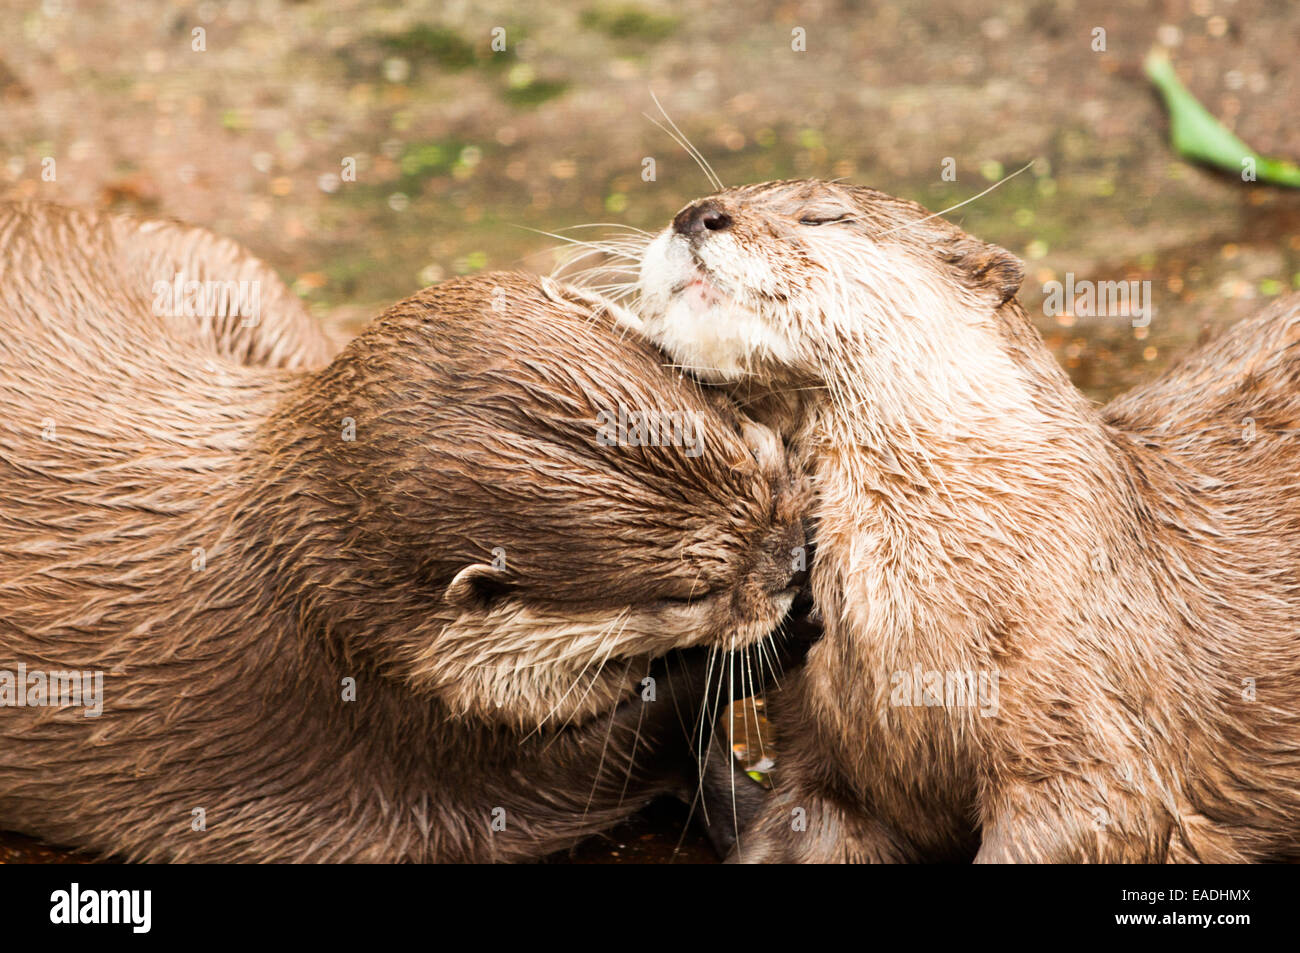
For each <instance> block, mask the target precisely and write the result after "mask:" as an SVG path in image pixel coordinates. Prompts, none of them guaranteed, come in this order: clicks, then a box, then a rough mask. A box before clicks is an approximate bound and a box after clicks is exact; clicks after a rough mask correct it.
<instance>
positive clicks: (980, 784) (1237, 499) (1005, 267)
mask: <svg viewBox="0 0 1300 953" xmlns="http://www.w3.org/2000/svg"><path fill="white" fill-rule="evenodd" d="M1021 278H1022V269H1021V265H1020V263H1019V262H1018V261H1017V260H1016V259H1015V258H1014V257H1013V256H1012V255H1010V254H1009V253H1007V252H1006V251H1004V250H1003V249H1001V248H997V247H995V246H992V245H989V244H986V243H984V242H981V241H978V240H977V239H974V238H972V237H970V236H969V235H967V234H965V233H964V232H962V231H961V230H960V229H958V228H956V227H954V226H953V225H951V224H949V223H947V222H945V221H943V220H942V219H940V218H938V217H936V216H934V215H931V214H929V213H928V212H926V210H924V209H923V208H921V207H920V206H919V205H916V204H915V203H912V202H908V201H904V200H900V199H897V198H893V197H891V196H889V195H885V194H883V193H881V192H878V191H874V190H871V189H866V188H859V187H854V186H851V185H839V184H831V183H826V182H815V181H802V182H799V181H796V182H774V183H768V184H764V185H756V186H750V187H741V188H734V189H727V190H723V191H721V192H718V193H716V194H714V195H711V196H709V197H707V198H705V199H703V200H700V201H697V202H693V203H691V204H690V205H689V206H687V207H686V208H684V209H683V210H682V211H681V213H680V214H679V215H678V216H677V217H676V219H675V221H674V222H673V224H672V226H671V227H670V228H668V229H666V230H665V231H664V232H662V233H661V234H659V235H658V236H657V237H655V238H654V240H653V241H652V242H651V243H650V244H649V246H648V248H647V249H645V252H644V256H643V261H642V265H641V272H640V283H639V290H640V307H641V309H642V313H641V315H640V318H641V320H642V321H643V324H642V325H641V328H642V331H643V332H644V333H645V334H646V335H647V336H648V337H649V338H650V339H651V340H653V341H655V342H657V343H659V344H660V345H661V346H663V347H664V348H665V349H666V350H667V351H668V352H669V353H670V354H672V355H673V356H674V357H675V358H677V360H678V361H679V362H680V363H682V364H683V365H685V366H688V367H692V368H693V369H695V370H696V372H697V373H698V374H699V375H700V376H701V377H704V378H705V379H708V380H711V381H716V382H724V383H727V384H728V385H729V386H730V387H731V389H732V390H733V391H734V392H735V393H736V394H737V396H738V397H739V398H740V399H741V400H742V403H744V404H746V405H747V406H749V407H750V408H751V409H756V410H761V417H760V419H762V417H765V418H766V419H768V420H769V421H770V422H772V423H774V424H777V425H779V426H780V427H781V428H782V429H783V431H784V433H785V434H786V436H787V437H788V439H789V441H790V443H791V445H792V448H793V451H794V453H795V455H796V457H797V458H798V459H800V460H801V461H802V466H804V467H805V468H806V470H807V472H808V473H809V474H810V478H811V481H812V484H813V486H814V489H815V492H816V501H815V503H814V504H813V510H812V518H813V521H814V525H815V535H816V544H817V558H816V561H815V564H814V566H813V570H812V589H813V593H814V596H815V599H816V602H817V605H818V608H819V610H820V612H821V614H822V616H823V621H824V625H825V630H826V634H825V637H824V639H823V640H822V641H821V642H820V643H819V644H817V645H816V646H814V647H813V649H812V651H811V653H810V654H809V657H808V660H807V665H806V668H805V669H804V670H803V671H802V672H800V673H799V674H798V675H797V676H796V677H795V678H794V680H793V681H792V683H791V684H789V685H787V686H784V690H783V691H782V692H780V693H779V694H777V695H776V696H775V697H774V698H773V700H772V705H771V707H772V711H771V717H772V718H773V719H774V721H775V722H776V725H777V731H778V736H779V738H780V739H781V742H782V748H781V750H782V764H781V767H782V769H783V771H784V775H783V779H784V780H783V786H782V787H781V789H780V790H779V793H778V794H777V795H776V796H774V797H773V798H772V799H771V801H770V802H769V803H768V804H767V805H766V806H765V807H764V808H763V810H762V813H761V814H760V816H759V817H758V818H757V819H756V820H755V821H754V824H753V827H752V829H751V830H750V831H748V832H746V833H745V834H744V836H743V838H742V842H741V848H742V849H741V852H740V856H741V857H742V858H743V859H745V860H783V859H784V860H802V861H830V860H853V861H906V860H919V859H952V858H970V857H975V859H977V860H979V861H986V862H996V861H1121V860H1123V861H1219V862H1237V861H1251V860H1268V859H1282V858H1295V857H1296V856H1297V855H1300V704H1298V702H1300V495H1297V493H1296V492H1295V474H1296V471H1297V466H1298V465H1300V452H1298V451H1297V449H1296V443H1295V438H1296V435H1297V434H1300V298H1297V297H1292V298H1289V299H1286V300H1283V301H1281V302H1278V303H1277V304H1275V305H1273V306H1272V307H1270V308H1268V309H1267V310H1265V311H1264V312H1263V313H1262V314H1260V315H1259V316H1258V317H1256V318H1254V319H1252V320H1249V321H1247V322H1245V323H1243V324H1241V325H1239V326H1238V327H1236V328H1235V329H1234V330H1233V331H1231V332H1230V333H1229V334H1227V335H1226V336H1225V337H1223V338H1222V339H1221V340H1220V341H1218V342H1217V343H1214V344H1212V345H1210V346H1208V347H1206V348H1205V349H1203V350H1201V351H1199V352H1198V353H1196V354H1194V355H1192V356H1191V357H1190V358H1188V359H1187V360H1186V361H1185V362H1184V363H1183V364H1182V365H1181V366H1180V367H1178V368H1177V369H1175V370H1173V371H1171V372H1170V373H1168V374H1167V375H1166V376H1164V377H1163V378H1161V379H1159V380H1157V381H1156V382H1154V383H1152V384H1150V385H1149V386H1146V387H1143V388H1141V389H1140V390H1138V391H1136V392H1133V393H1130V394H1128V395H1127V396H1124V397H1121V398H1120V399H1118V400H1116V401H1115V402H1114V403H1112V404H1110V405H1109V406H1107V407H1105V408H1101V409H1099V408H1096V407H1094V406H1092V405H1091V404H1090V403H1089V402H1088V401H1087V400H1086V399H1084V397H1083V396H1082V395H1081V394H1079V393H1078V392H1077V391H1076V390H1075V389H1074V388H1073V387H1072V386H1071V384H1070V383H1069V381H1068V379H1067V378H1066V376H1065V374H1064V373H1063V372H1062V371H1061V369H1060V367H1059V366H1058V365H1057V364H1056V363H1055V361H1054V360H1053V359H1052V357H1051V355H1050V354H1049V352H1048V351H1047V349H1046V348H1045V346H1044V345H1043V343H1042V341H1041V339H1040V337H1039V335H1038V334H1037V332H1036V331H1035V329H1034V327H1033V325H1032V324H1031V323H1030V321H1029V320H1028V318H1027V317H1026V315H1025V312H1024V310H1023V309H1022V308H1021V306H1020V304H1019V303H1018V302H1017V301H1016V298H1015V295H1016V292H1017V290H1018V287H1019V284H1020V281H1021Z"/></svg>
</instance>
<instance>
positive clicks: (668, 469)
mask: <svg viewBox="0 0 1300 953" xmlns="http://www.w3.org/2000/svg"><path fill="white" fill-rule="evenodd" d="M606 308H607V305H606V304H605V303H604V302H602V301H600V300H599V299H595V298H592V297H590V296H587V295H586V294H584V293H582V292H579V291H576V290H574V289H570V288H566V287H564V286H561V285H558V284H556V283H553V282H549V281H545V280H539V279H536V278H531V277H525V276H520V275H507V274H500V275H485V276H480V277H476V278H472V279H458V280H453V281H449V282H446V283H444V284H442V285H439V286H436V287H434V288H430V289H427V290H425V291H423V292H421V293H420V294H417V295H415V296H414V297H412V298H409V299H407V300H406V301H404V302H402V303H400V304H398V305H396V306H394V307H393V308H391V309H389V311H388V312H386V313H385V314H384V315H383V316H382V317H380V318H379V319H378V320H376V321H375V322H374V323H373V324H372V325H371V326H370V327H369V328H367V329H366V330H365V331H363V332H362V334H361V335H360V336H359V337H358V338H357V339H355V340H354V341H353V342H352V343H351V344H350V345H349V347H348V348H347V349H346V350H345V351H344V352H343V353H342V354H341V355H340V356H339V358H338V359H336V360H335V361H334V363H333V364H332V365H331V366H330V367H329V368H327V369H326V370H325V371H324V372H322V373H321V374H320V375H317V376H316V377H315V378H313V379H312V380H310V381H309V382H308V386H307V387H306V388H305V389H304V392H303V393H302V394H300V396H299V397H298V398H297V399H296V401H295V403H294V407H293V409H291V410H290V411H289V412H288V413H286V414H283V415H281V418H280V423H279V424H278V425H277V426H278V427H279V428H280V429H281V431H282V437H281V441H280V444H281V446H282V448H284V449H283V450H282V453H281V456H282V457H287V455H288V453H289V452H290V449H289V447H291V446H292V444H290V445H289V447H286V445H285V443H284V441H285V439H286V438H288V439H290V440H299V441H302V440H307V442H308V446H307V448H306V451H305V452H304V453H302V454H300V455H298V459H301V460H303V461H304V462H305V463H306V464H307V465H310V464H312V462H313V461H322V462H323V465H322V466H321V467H320V472H319V473H316V474H311V475H308V474H302V475H301V476H300V482H301V481H302V480H306V481H307V483H308V485H310V486H311V488H312V489H311V492H312V494H314V495H316V496H328V497H329V500H328V502H329V504H330V505H329V509H328V512H327V513H326V514H325V515H323V516H321V517H320V518H321V519H327V520H329V521H331V522H332V523H333V524H335V525H336V526H337V527H338V530H337V531H338V532H340V533H341V534H342V540H341V543H340V547H339V548H340V552H339V553H338V554H337V557H338V559H337V562H335V563H334V564H332V565H330V566H328V567H324V569H323V570H322V572H321V573H320V574H319V580H320V581H314V582H313V584H312V587H311V588H312V593H313V595H312V597H311V598H312V599H313V600H314V602H315V603H316V607H315V609H314V610H313V611H314V613H315V614H316V615H317V616H318V617H319V618H320V620H321V624H322V625H325V626H329V627H330V628H332V629H334V630H335V631H336V632H337V636H336V638H338V639H340V640H342V641H343V642H344V643H345V645H344V650H345V651H346V652H347V653H348V655H349V656H363V657H365V658H368V659H369V660H370V661H371V662H372V664H374V665H376V666H378V667H379V668H381V669H382V670H384V671H385V672H386V673H387V674H388V675H389V676H391V677H393V678H395V679H397V680H398V682H399V683H405V684H406V685H407V686H409V687H410V688H411V689H413V690H414V691H415V692H416V693H417V694H419V693H427V694H429V695H432V696H434V697H436V698H438V699H440V700H441V701H442V702H443V703H444V704H445V705H446V706H447V707H448V708H449V709H450V710H451V711H452V712H453V713H455V714H458V715H474V716H480V717H482V718H485V719H487V720H489V721H495V722H502V723H506V724H509V725H511V726H513V727H515V728H523V729H528V728H535V727H537V726H539V725H543V724H555V725H559V724H563V723H566V722H569V721H571V720H572V721H581V720H583V719H585V718H588V717H590V716H591V715H593V714H595V713H597V712H600V711H604V710H608V708H609V706H610V705H611V704H613V703H615V702H617V701H618V700H619V699H620V698H624V697H627V696H628V694H629V692H630V691H631V690H632V689H633V688H635V687H636V686H637V684H638V683H639V682H640V680H641V679H642V678H643V677H644V676H645V674H646V663H647V662H648V660H649V659H650V658H652V657H655V656H660V655H664V654H666V653H667V652H669V651H670V650H672V649H674V648H684V647H687V646H690V645H716V646H721V647H742V646H745V645H747V644H750V643H753V642H755V641H757V640H759V639H761V638H763V637H764V636H766V635H767V634H769V633H770V632H771V631H772V630H773V629H774V628H775V627H776V626H777V625H778V624H779V622H780V620H781V618H782V617H783V616H784V614H785V612H786V610H787V609H788V608H789V606H790V604H791V602H792V601H793V598H794V595H795V592H796V588H797V587H796V586H795V582H796V580H795V578H794V576H795V563H796V562H797V560H798V557H799V554H798V552H796V550H797V549H798V548H799V547H801V546H802V545H803V543H804V537H803V530H802V523H801V512H800V510H801V507H800V501H799V500H798V498H797V496H796V494H795V491H794V490H793V488H792V484H791V480H790V476H789V473H788V470H787V467H786V462H785V457H784V454H783V452H782V450H781V448H780V446H779V444H778V442H777V441H776V439H775V437H774V436H772V435H771V434H770V432H767V431H764V430H762V429H761V428H756V427H753V426H752V425H749V424H747V423H743V422H742V421H741V420H740V419H739V418H738V417H737V416H735V415H734V413H733V412H731V411H729V410H728V409H727V407H726V405H722V404H720V403H717V402H715V401H713V400H712V399H711V398H710V397H708V396H707V395H706V394H705V393H704V392H702V391H701V389H700V388H699V386H698V385H697V384H695V383H694V382H693V381H691V380H690V379H689V378H685V377H683V376H681V375H674V374H670V373H667V372H666V371H665V370H664V367H663V365H664V364H665V363H667V361H666V360H665V359H664V357H663V356H662V355H661V354H659V353H658V352H657V351H655V350H654V349H653V348H652V347H650V346H649V345H647V344H646V343H644V342H641V341H637V340H635V339H634V338H630V337H629V336H628V335H626V334H623V333H620V331H619V330H618V329H617V327H616V325H615V322H614V320H613V318H612V316H611V315H610V314H608V313H607V311H606ZM345 418H346V419H350V420H352V421H353V423H354V425H355V429H354V432H353V433H351V434H344V435H343V436H342V437H340V436H339V426H340V421H343V420H344V419H345ZM304 433H307V434H308V435H309V436H308V437H304V436H303V434H304ZM742 433H743V435H742ZM313 434H314V436H311V435H313ZM349 437H350V439H349ZM322 484H324V487H322ZM340 597H342V598H340ZM357 600H365V601H366V602H367V603H368V606H367V608H366V609H365V610H364V611H362V610H356V609H353V608H351V606H352V605H353V604H354V603H355V602H356V601H357ZM378 605H382V606H383V608H379V607H378ZM353 614H355V615H356V617H357V618H361V619H364V620H365V621H366V623H367V624H366V625H365V626H364V627H359V628H358V630H357V631H356V632H351V631H349V629H348V624H347V620H348V617H349V616H350V615H353ZM375 619H386V620H388V622H389V623H391V624H388V625H385V626H382V627H379V628H376V626H375V625H374V624H373V620H375Z"/></svg>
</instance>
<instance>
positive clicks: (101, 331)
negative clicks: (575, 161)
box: [0, 205, 803, 861]
mask: <svg viewBox="0 0 1300 953" xmlns="http://www.w3.org/2000/svg"><path fill="white" fill-rule="evenodd" d="M0 267H2V268H3V273H4V274H3V281H2V282H0V407H3V415H4V421H3V424H2V425H0V485H2V486H3V488H4V489H3V497H4V501H3V504H2V505H0V668H5V669H9V670H13V669H14V668H15V667H16V665H17V663H19V662H22V663H24V664H26V665H27V667H28V668H29V669H45V670H98V671H102V672H104V673H105V677H104V711H103V714H102V715H101V716H100V717H98V718H87V717H85V714H84V712H83V711H82V710H80V709H71V708H67V709H59V708H49V707H5V708H0V827H4V828H7V829H12V830H17V831H22V832H26V833H29V834H33V835H36V836H39V837H42V838H45V839H47V840H49V841H51V842H53V843H58V844H64V845H70V846H76V847H81V848H85V849H88V850H93V851H96V852H100V853H104V854H109V855H112V856H116V857H121V858H127V859H136V860H185V861H213V860H219V861H341V860H351V861H391V860H416V861H420V860H436V861H488V860H518V859H526V858H532V857H538V856H541V855H543V854H545V853H547V852H550V851H553V850H555V849H558V848H561V847H564V846H566V845H568V844H572V843H573V842H575V841H576V840H577V839H579V838H580V837H582V836H584V835H586V834H589V833H591V832H594V831H597V830H600V829H602V828H605V827H608V826H609V825H611V824H612V823H614V822H615V821H617V820H618V819H620V818H622V817H625V816H626V815H628V814H630V813H632V812H633V811H635V810H637V809H638V808H639V807H640V806H641V805H643V804H645V803H646V802H647V801H648V800H650V799H651V798H653V797H655V796H656V795H658V794H661V793H664V792H668V791H675V790H679V789H680V788H681V787H682V786H683V785H693V783H694V781H693V778H691V777H690V775H691V773H692V772H693V769H694V757H693V753H692V752H691V750H690V747H689V745H688V743H687V740H686V738H687V735H688V734H689V731H690V729H691V728H692V727H693V725H692V720H693V718H694V717H695V712H696V710H697V707H698V705H699V699H700V698H701V697H702V696H703V694H704V681H703V678H702V672H703V667H702V666H701V665H698V664H696V663H695V662H692V661H690V658H689V657H686V656H678V655H676V654H674V656H673V662H672V667H671V668H669V667H668V664H669V663H668V661H667V660H665V661H660V662H652V658H653V657H656V656H664V655H666V654H668V653H669V651H670V650H673V649H677V648H683V647H686V646H690V645H702V646H730V645H736V646H743V645H746V644H749V643H751V642H753V641H755V640H757V639H759V638H761V637H763V636H764V635H766V634H767V633H768V632H769V631H770V630H771V629H772V628H773V627H775V626H776V624H777V622H778V620H779V619H780V617H781V615H782V613H783V612H784V611H785V608H786V607H787V606H788V605H789V603H790V599H791V597H792V593H791V592H789V591H787V589H788V586H789V582H790V576H791V570H790V568H789V555H788V554H789V550H790V548H791V547H792V546H795V545H799V544H800V543H802V541H803V533H802V525H801V522H800V518H799V517H800V514H799V512H798V509H797V501H796V500H795V497H794V496H793V495H792V493H791V491H790V481H789V477H788V472H787V469H786V465H785V462H784V458H783V456H782V455H781V452H780V449H779V446H778V445H777V444H776V443H775V441H774V440H772V438H771V436H770V435H768V436H767V437H766V438H764V437H763V436H762V434H761V431H760V430H759V428H753V427H749V426H748V425H745V424H744V423H743V421H740V420H739V419H738V418H737V417H736V415H735V414H734V413H731V412H730V411H729V410H728V409H727V408H726V406H725V404H724V403H722V402H719V401H717V400H716V399H713V398H710V397H708V396H706V395H705V394H703V393H702V392H701V390H700V389H699V387H698V386H697V385H695V384H694V383H693V382H691V381H689V380H686V379H682V378H681V377H680V376H674V375H670V374H667V373H665V372H664V371H663V369H662V367H661V365H662V363H663V358H662V355H660V354H659V353H658V352H656V351H654V350H653V349H652V348H650V347H648V346H645V345H642V344H640V343H638V342H636V341H629V340H625V335H624V334H622V333H620V332H619V331H617V330H616V328H615V326H614V322H613V319H612V317H611V315H610V313H609V307H610V306H608V305H607V304H606V303H604V302H602V301H600V300H598V299H596V298H594V297H592V296H590V295H588V294H586V293H584V292H580V291H576V290H574V289H570V288H566V287H564V286H562V285H559V284H556V283H554V282H550V281H548V280H545V279H537V278H533V277H528V276H523V275H510V274H498V275H486V276H482V277H476V278H468V279H459V280H455V281H450V282H447V283H445V284H443V285H440V286H437V287H434V288H430V289H426V290H425V291H422V292H420V293H419V294H417V295H415V296H413V297H411V298H409V299H407V300H406V301H403V302H401V303H399V304H397V305H395V306H393V307H392V308H390V309H389V310H388V311H387V312H385V313H384V314H383V315H381V316H380V317H379V318H377V319H376V320H375V321H374V322H373V323H372V324H371V325H369V326H368V328H367V329H366V330H364V331H363V332H362V333H361V334H360V336H358V337H357V338H356V339H354V340H353V341H352V342H351V343H350V344H348V345H347V346H346V348H344V349H343V350H342V352H341V353H338V354H337V355H334V353H333V352H334V348H333V347H331V345H330V343H329V341H328V340H327V339H326V338H325V337H324V336H323V335H322V334H321V332H320V331H319V330H318V329H317V327H316V325H315V324H314V323H313V322H312V321H311V319H310V318H309V317H308V316H307V315H306V314H305V313H304V312H303V310H302V308H301V306H300V305H299V303H298V302H297V300H296V299H295V298H294V297H293V296H292V294H290V293H289V292H288V291H287V290H286V289H285V288H284V286H283V285H282V283H281V282H280V281H279V279H278V278H277V277H276V276H275V274H274V273H273V272H272V271H271V269H269V268H268V267H267V266H265V265H264V264H262V263H260V262H258V261H257V260H256V259H254V258H252V257H251V256H250V255H249V254H248V253H247V252H246V251H244V250H243V249H241V248H239V247H238V246H236V245H234V244H233V243H230V242H228V241H225V240H223V239H220V238H218V237H216V236H214V235H212V234H211V233H209V232H206V231H204V230H202V229H195V228H189V227H186V226H181V225H176V224H170V223H160V222H139V221H136V220H133V219H129V218H122V217H118V216H111V215H102V214H99V213H94V212H89V211H78V210H69V209H61V208H57V207H51V206H43V205H10V206H3V207H0ZM176 271H184V272H185V273H186V274H187V275H189V276H198V277H200V278H207V277H210V278H212V279H214V280H223V281H224V280H230V279H239V278H247V279H250V280H256V281H259V282H260V283H261V293H262V309H261V319H260V321H259V322H258V323H257V325H256V326H255V327H243V326H242V324H241V323H240V322H238V321H231V320H225V321H223V320H220V319H213V318H211V317H208V318H202V317H199V318H192V317H166V316H161V315H158V314H155V313H154V312H153V310H152V304H153V292H152V290H151V289H152V286H153V283H154V282H156V281H159V280H163V281H169V280H171V278H172V276H173V274H174V273H175V272H176ZM620 404H623V405H626V406H628V407H629V408H631V409H633V410H647V409H650V410H673V411H684V412H689V413H691V414H693V415H694V416H695V417H696V419H698V420H699V422H700V426H701V428H702V430H703V431H704V433H705V444H704V452H703V453H701V454H700V455H698V456H695V457H688V456H686V455H684V454H683V452H682V450H681V449H680V448H671V447H669V448H664V447H633V446H602V445H600V444H598V442H597V440H596V424H595V421H596V415H597V412H598V411H599V410H602V409H611V408H613V409H616V408H617V407H618V406H619V405H620ZM349 420H350V421H351V422H352V423H353V424H354V426H355V436H354V439H348V438H347V437H346V436H345V432H346V428H347V426H348V421H349ZM742 429H744V431H745V433H747V434H748V443H747V442H746V440H745V439H742V435H741V431H742ZM764 447H766V450H764V449H763V448H764ZM752 448H758V449H759V451H760V452H758V453H757V455H756V453H755V450H754V449H752ZM198 548H201V549H202V550H203V552H202V554H201V557H202V559H201V565H200V563H199V562H196V560H198V559H199V556H200V554H198V553H196V549H198ZM498 548H499V551H498ZM502 555H503V556H504V567H502V566H501V560H500V559H498V558H497V557H499V556H502ZM652 665H654V666H655V667H654V668H653V669H652V668H651V666H652ZM649 673H653V674H654V675H655V676H656V677H657V678H658V683H657V684H658V691H657V699H656V700H655V701H653V702H643V701H642V696H641V680H642V678H643V677H645V676H646V675H647V674H649ZM345 678H352V679H355V682H356V700H355V701H344V700H343V697H342V696H343V690H344V686H343V680H344V679H345ZM496 808H501V809H503V810H504V820H505V828H504V830H500V831H496V832H493V831H492V830H491V829H490V825H491V823H492V821H493V813H492V812H493V810H494V809H496ZM197 809H202V811H203V812H204V813H205V815H206V830H202V831H196V830H194V829H192V822H193V821H194V813H193V812H194V811H196V810H197Z"/></svg>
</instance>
